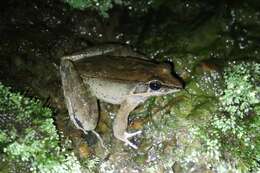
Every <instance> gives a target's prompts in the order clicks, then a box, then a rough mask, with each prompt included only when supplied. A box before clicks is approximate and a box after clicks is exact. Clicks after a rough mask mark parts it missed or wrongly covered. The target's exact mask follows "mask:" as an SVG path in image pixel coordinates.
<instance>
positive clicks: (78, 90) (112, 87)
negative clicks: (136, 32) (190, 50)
mask: <svg viewBox="0 0 260 173" xmlns="http://www.w3.org/2000/svg"><path fill="white" fill-rule="evenodd" d="M60 74H61V82H62V89H63V94H64V98H65V103H66V107H67V109H68V114H69V117H70V119H71V121H72V122H73V123H74V125H75V126H76V128H78V129H80V130H82V131H83V132H84V133H86V134H87V133H88V132H89V131H92V132H93V133H94V134H95V135H96V136H97V137H98V139H100V141H101V145H102V146H104V143H103V141H102V138H101V136H100V135H99V134H98V133H97V132H96V131H95V128H96V127H97V124H98V120H99V105H98V104H99V102H98V101H99V100H100V101H103V102H106V103H110V104H114V105H120V108H119V110H118V112H117V114H116V116H115V118H114V122H113V125H112V130H113V135H114V137H115V138H116V139H118V140H120V141H122V142H123V143H125V144H126V145H129V146H130V147H132V148H134V149H137V148H138V147H137V145H135V144H134V143H132V142H131V141H130V138H132V137H134V136H136V135H139V134H141V133H142V131H141V130H139V131H136V132H133V133H129V132H128V131H127V127H128V116H129V114H130V113H131V112H132V111H133V110H134V109H135V108H136V107H137V106H138V105H141V104H142V103H144V102H145V101H146V100H147V99H148V98H150V97H154V96H163V95H167V94H171V93H174V92H178V91H180V90H182V89H183V88H184V84H183V82H182V80H181V78H180V77H178V76H177V75H176V73H175V72H174V70H173V64H172V63H169V62H157V61H155V60H152V59H150V58H148V57H147V56H145V55H144V54H142V53H139V52H137V51H136V50H134V49H133V48H132V47H130V46H127V45H121V44H103V45H99V46H93V47H90V48H88V49H86V50H84V51H81V52H79V53H75V54H72V55H68V56H63V57H62V58H61V64H60Z"/></svg>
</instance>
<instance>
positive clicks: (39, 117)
mask: <svg viewBox="0 0 260 173" xmlns="http://www.w3.org/2000/svg"><path fill="white" fill-rule="evenodd" d="M0 121H1V123H0V127H1V128H0V129H1V130H0V153H1V156H0V157H1V160H0V162H1V163H0V165H8V166H7V167H6V166H5V167H4V168H3V169H4V170H1V169H2V168H0V172H2V171H6V172H11V171H12V170H19V169H21V168H23V169H22V172H42V173H47V172H48V173H49V172H50V173H55V172H75V171H76V172H80V165H79V162H78V161H77V159H76V157H75V156H74V155H73V153H71V152H69V151H68V150H67V149H65V148H64V147H61V146H60V139H59V135H58V133H57V130H56V128H55V126H54V122H53V116H52V112H51V110H50V109H49V108H45V107H43V106H42V104H41V103H40V102H39V101H37V100H31V99H28V98H25V97H24V96H22V95H20V94H18V93H12V92H10V90H9V89H8V88H6V87H4V86H3V85H1V84H0Z"/></svg>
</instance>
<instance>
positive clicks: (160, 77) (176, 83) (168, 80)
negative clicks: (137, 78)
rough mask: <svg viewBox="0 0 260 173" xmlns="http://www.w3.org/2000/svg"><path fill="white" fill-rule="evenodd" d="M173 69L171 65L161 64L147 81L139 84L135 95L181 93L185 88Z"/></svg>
mask: <svg viewBox="0 0 260 173" xmlns="http://www.w3.org/2000/svg"><path fill="white" fill-rule="evenodd" d="M172 69H173V67H172V65H171V64H169V63H162V64H159V65H158V66H157V67H156V69H155V70H154V74H153V75H151V76H150V78H149V79H148V80H147V81H145V82H140V83H138V85H137V86H136V87H135V90H134V94H138V95H139V94H141V95H142V94H144V95H146V96H160V95H166V94H170V93H174V92H178V91H180V90H181V89H183V88H184V83H183V81H182V80H181V78H179V77H178V76H177V75H176V74H174V73H173V70H172Z"/></svg>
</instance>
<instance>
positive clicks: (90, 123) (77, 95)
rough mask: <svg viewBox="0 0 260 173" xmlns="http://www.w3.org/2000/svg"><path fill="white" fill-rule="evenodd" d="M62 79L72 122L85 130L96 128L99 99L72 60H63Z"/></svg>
mask: <svg viewBox="0 0 260 173" xmlns="http://www.w3.org/2000/svg"><path fill="white" fill-rule="evenodd" d="M60 73H61V80H62V87H63V92H64V97H65V102H66V106H67V108H68V112H69V116H70V119H71V120H72V122H73V123H74V124H75V126H76V127H77V128H78V129H81V130H83V131H85V130H86V131H89V130H94V129H95V128H96V126H97V122H98V105H97V99H96V97H95V96H93V95H92V94H91V91H90V87H89V86H88V85H87V84H84V83H83V81H82V79H81V77H80V75H79V74H78V72H77V70H76V69H75V67H74V64H73V62H72V61H70V60H64V59H63V60H62V61H61V67H60Z"/></svg>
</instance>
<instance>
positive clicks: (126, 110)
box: [113, 96, 144, 149]
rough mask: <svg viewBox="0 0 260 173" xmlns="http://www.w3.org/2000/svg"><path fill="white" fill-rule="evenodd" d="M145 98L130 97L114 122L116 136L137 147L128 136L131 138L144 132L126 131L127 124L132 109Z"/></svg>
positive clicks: (123, 104)
mask: <svg viewBox="0 0 260 173" xmlns="http://www.w3.org/2000/svg"><path fill="white" fill-rule="evenodd" d="M143 101H144V99H143V98H142V97H135V96H132V97H129V98H127V99H126V100H125V101H123V103H122V104H121V106H120V109H119V111H118V113H117V115H116V118H115V120H114V124H113V133H114V136H115V137H116V138H117V139H119V140H121V141H123V142H125V143H126V144H127V145H129V146H131V147H133V148H135V149H137V146H136V145H134V144H133V143H131V142H130V141H129V140H128V138H131V137H133V136H135V135H138V134H140V133H142V132H141V131H137V132H134V133H128V132H127V131H126V129H127V125H128V116H129V114H130V112H131V111H132V110H134V109H135V108H136V106H138V105H139V104H140V103H141V102H143Z"/></svg>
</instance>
